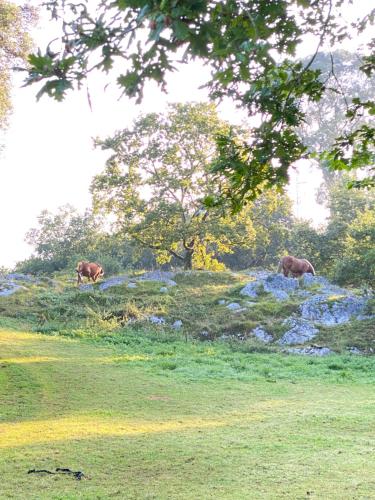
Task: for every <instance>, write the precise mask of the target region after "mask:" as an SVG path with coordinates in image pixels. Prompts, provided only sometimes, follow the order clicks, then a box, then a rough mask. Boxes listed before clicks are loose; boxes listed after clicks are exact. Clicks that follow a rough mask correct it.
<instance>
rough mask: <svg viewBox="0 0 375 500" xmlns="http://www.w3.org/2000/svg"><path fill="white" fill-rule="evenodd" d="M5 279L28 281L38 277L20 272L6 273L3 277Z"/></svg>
mask: <svg viewBox="0 0 375 500" xmlns="http://www.w3.org/2000/svg"><path fill="white" fill-rule="evenodd" d="M5 279H6V280H9V281H12V280H15V281H29V282H33V281H38V279H37V278H35V277H34V276H31V274H22V273H10V274H7V275H6V277H5Z"/></svg>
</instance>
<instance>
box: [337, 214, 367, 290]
mask: <svg viewBox="0 0 375 500" xmlns="http://www.w3.org/2000/svg"><path fill="white" fill-rule="evenodd" d="M334 276H335V279H336V280H337V281H338V282H339V283H350V284H354V285H363V284H368V285H370V286H371V287H374V286H375V210H374V209H366V210H364V211H363V212H360V211H358V212H357V216H356V217H355V219H354V220H353V221H352V222H351V223H350V224H349V226H348V228H347V234H346V238H345V240H344V242H343V252H342V255H341V258H340V260H338V261H337V262H336V263H335V267H334Z"/></svg>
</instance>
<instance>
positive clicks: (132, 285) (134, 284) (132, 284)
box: [128, 281, 137, 288]
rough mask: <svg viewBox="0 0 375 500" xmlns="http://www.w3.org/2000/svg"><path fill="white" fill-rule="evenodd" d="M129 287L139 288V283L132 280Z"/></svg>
mask: <svg viewBox="0 0 375 500" xmlns="http://www.w3.org/2000/svg"><path fill="white" fill-rule="evenodd" d="M128 288H137V283H133V282H132V281H131V282H130V283H128Z"/></svg>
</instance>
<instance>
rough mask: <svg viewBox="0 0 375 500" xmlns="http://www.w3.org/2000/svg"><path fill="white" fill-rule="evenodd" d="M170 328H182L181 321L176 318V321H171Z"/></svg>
mask: <svg viewBox="0 0 375 500" xmlns="http://www.w3.org/2000/svg"><path fill="white" fill-rule="evenodd" d="M172 328H174V329H175V330H179V329H180V328H182V321H181V320H180V319H176V321H175V322H174V323H173V325H172Z"/></svg>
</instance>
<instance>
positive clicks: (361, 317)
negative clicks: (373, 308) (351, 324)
mask: <svg viewBox="0 0 375 500" xmlns="http://www.w3.org/2000/svg"><path fill="white" fill-rule="evenodd" d="M373 318H375V314H358V316H357V317H356V319H357V320H358V321H365V320H366V319H373Z"/></svg>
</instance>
